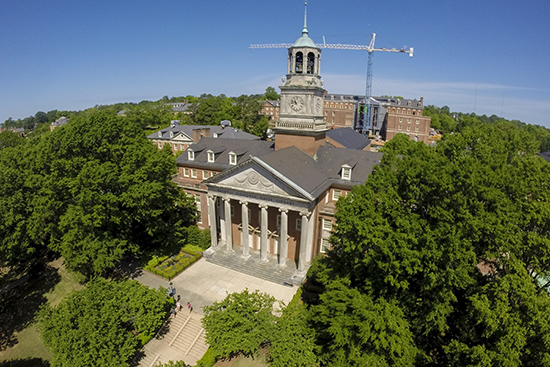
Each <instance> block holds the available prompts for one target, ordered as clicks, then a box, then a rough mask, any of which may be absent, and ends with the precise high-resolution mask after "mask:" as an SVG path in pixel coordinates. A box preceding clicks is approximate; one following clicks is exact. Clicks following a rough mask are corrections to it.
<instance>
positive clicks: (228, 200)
mask: <svg viewBox="0 0 550 367" xmlns="http://www.w3.org/2000/svg"><path fill="white" fill-rule="evenodd" d="M222 200H223V201H226V202H230V201H231V198H222Z"/></svg>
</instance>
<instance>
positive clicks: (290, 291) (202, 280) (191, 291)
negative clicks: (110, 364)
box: [134, 257, 298, 367]
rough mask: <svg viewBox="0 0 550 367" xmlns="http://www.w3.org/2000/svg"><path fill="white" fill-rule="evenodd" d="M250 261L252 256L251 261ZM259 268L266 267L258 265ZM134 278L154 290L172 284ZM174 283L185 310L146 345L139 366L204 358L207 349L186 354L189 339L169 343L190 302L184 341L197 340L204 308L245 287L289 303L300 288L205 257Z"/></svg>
mask: <svg viewBox="0 0 550 367" xmlns="http://www.w3.org/2000/svg"><path fill="white" fill-rule="evenodd" d="M251 259H252V257H251V258H250V259H249V260H251ZM267 265H269V264H267ZM258 266H265V265H260V264H258ZM134 279H136V280H138V281H139V282H140V283H142V284H145V285H147V286H149V287H151V288H158V287H159V286H162V287H164V288H168V286H169V284H170V282H168V281H167V280H165V279H163V278H161V277H159V276H156V275H154V274H151V273H149V272H146V271H143V272H141V273H140V274H137V275H136V276H135V277H134ZM172 283H173V285H174V287H175V288H176V293H177V294H178V295H180V296H181V299H180V302H181V304H182V305H183V308H184V311H182V312H181V314H180V315H178V316H177V317H176V318H174V319H173V320H172V321H171V323H170V325H168V330H167V331H164V333H165V334H164V335H162V333H161V335H160V336H159V337H157V338H155V339H153V340H151V341H150V342H149V343H148V344H147V345H146V347H145V350H144V352H145V356H144V358H143V359H142V360H141V361H140V366H143V367H150V366H151V364H150V363H158V362H162V363H166V362H168V361H170V360H172V361H178V360H183V361H185V362H186V363H187V364H191V365H194V364H195V363H196V361H197V360H198V359H200V358H201V357H202V354H204V351H205V350H206V349H204V350H203V351H202V352H197V353H195V352H194V351H190V352H189V353H188V354H187V355H186V354H185V348H186V346H187V347H188V344H185V343H188V342H189V340H186V341H185V342H184V341H182V342H181V343H180V342H179V341H174V342H173V343H172V344H170V342H171V341H172V339H173V337H172V335H175V333H176V332H177V331H178V330H179V329H180V328H181V326H180V324H178V325H176V323H179V322H180V317H181V318H184V317H185V316H186V315H185V314H187V311H185V307H186V305H187V302H190V303H191V305H192V306H193V313H192V317H191V319H190V320H189V321H188V325H189V329H187V326H185V328H184V329H182V331H181V332H180V335H181V338H187V337H188V336H189V338H190V337H191V336H193V335H194V336H195V337H196V335H197V334H198V331H199V330H198V329H196V328H195V327H194V326H193V325H200V324H197V323H198V322H199V320H200V318H201V317H202V315H203V309H202V308H203V306H206V305H211V304H213V303H214V302H216V301H221V300H223V299H224V298H225V297H226V296H227V294H229V293H233V292H241V291H243V290H244V289H245V288H248V290H250V291H255V290H258V291H259V292H262V293H268V294H270V295H272V296H273V297H275V299H277V300H279V301H283V302H284V303H285V304H288V302H289V301H290V300H291V299H292V297H293V296H294V294H295V293H296V291H297V289H298V288H297V287H289V286H285V285H284V284H283V282H281V283H274V282H272V281H269V280H264V279H260V278H257V277H254V276H251V275H248V274H244V273H241V272H238V271H236V270H233V269H229V268H226V267H223V266H220V265H216V264H213V263H211V262H207V261H206V259H204V258H202V259H200V260H199V261H197V262H196V263H195V264H193V265H192V266H191V267H189V268H188V269H186V270H185V271H184V272H182V273H181V274H180V275H178V276H177V277H176V278H174V279H172ZM195 321H196V322H197V323H196V322H195ZM176 329H177V330H176ZM174 330H175V331H174ZM202 338H204V333H201V335H199V337H198V339H197V343H196V344H198V345H200V343H203V344H204V343H205V342H204V341H202V340H203V339H202ZM178 340H179V339H178ZM178 345H180V347H178ZM198 350H199V349H198ZM150 357H152V358H150ZM147 363H149V364H147Z"/></svg>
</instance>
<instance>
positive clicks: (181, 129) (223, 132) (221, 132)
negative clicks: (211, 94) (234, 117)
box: [147, 125, 260, 140]
mask: <svg viewBox="0 0 550 367" xmlns="http://www.w3.org/2000/svg"><path fill="white" fill-rule="evenodd" d="M196 129H210V136H211V137H213V136H214V134H216V136H217V137H218V138H229V139H249V140H260V138H259V137H258V136H256V135H252V134H249V133H245V132H244V131H242V130H241V129H235V128H233V127H226V128H225V129H224V128H222V127H221V126H216V125H175V126H170V127H167V128H164V129H162V130H160V131H157V132H154V133H152V134H150V135H149V136H147V138H148V139H164V140H170V139H171V138H170V132H173V133H174V136H176V135H178V134H179V133H184V134H185V135H187V136H188V137H189V138H191V139H192V138H193V130H196ZM159 132H160V136H159Z"/></svg>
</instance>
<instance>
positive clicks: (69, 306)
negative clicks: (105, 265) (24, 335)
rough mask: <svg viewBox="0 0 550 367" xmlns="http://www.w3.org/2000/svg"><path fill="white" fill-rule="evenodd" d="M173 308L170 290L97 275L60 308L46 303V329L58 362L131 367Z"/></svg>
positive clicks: (43, 322)
mask: <svg viewBox="0 0 550 367" xmlns="http://www.w3.org/2000/svg"><path fill="white" fill-rule="evenodd" d="M169 307H170V300H169V298H168V297H166V290H164V289H159V290H151V289H149V288H147V287H146V286H144V285H141V284H139V283H138V282H136V281H123V282H114V281H107V280H104V279H102V278H97V279H94V280H93V281H91V282H89V283H88V284H87V286H86V288H85V289H83V290H80V291H75V292H73V293H71V294H70V295H69V296H67V297H66V298H65V299H63V300H62V301H61V303H60V304H59V305H58V306H57V307H56V308H54V309H51V308H43V309H42V310H41V314H40V329H41V333H42V338H43V340H44V343H45V344H46V346H47V347H48V348H49V349H50V351H51V352H52V353H53V355H54V361H53V366H129V365H130V363H129V362H130V360H131V358H132V357H133V356H134V354H135V353H136V352H137V350H138V349H139V348H140V347H141V346H142V342H141V341H140V340H142V341H146V340H148V339H149V338H150V337H151V336H152V335H153V334H154V332H155V331H156V330H158V328H160V326H161V325H162V323H163V321H164V318H165V316H166V315H167V312H168V309H169ZM136 335H143V336H144V337H141V338H139V337H136Z"/></svg>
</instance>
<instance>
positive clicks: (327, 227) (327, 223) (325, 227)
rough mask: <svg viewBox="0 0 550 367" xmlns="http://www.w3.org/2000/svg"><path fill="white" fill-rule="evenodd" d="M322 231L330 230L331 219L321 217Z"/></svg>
mask: <svg viewBox="0 0 550 367" xmlns="http://www.w3.org/2000/svg"><path fill="white" fill-rule="evenodd" d="M322 223H323V231H329V232H330V231H332V221H330V220H328V219H322Z"/></svg>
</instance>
